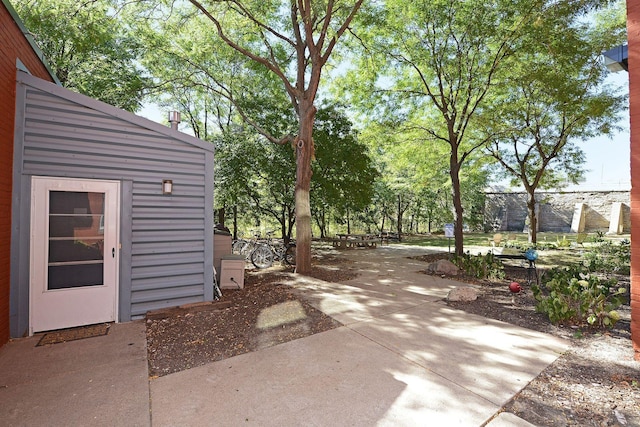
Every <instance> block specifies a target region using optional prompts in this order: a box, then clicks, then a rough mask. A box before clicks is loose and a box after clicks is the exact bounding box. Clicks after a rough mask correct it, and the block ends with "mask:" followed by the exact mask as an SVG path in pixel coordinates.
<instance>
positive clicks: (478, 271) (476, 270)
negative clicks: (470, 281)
mask: <svg viewBox="0 0 640 427" xmlns="http://www.w3.org/2000/svg"><path fill="white" fill-rule="evenodd" d="M453 263H454V264H455V265H457V266H458V268H460V269H462V270H464V272H465V274H467V275H468V276H473V277H477V278H478V279H489V280H499V279H503V278H504V267H503V266H502V262H501V261H500V260H499V259H498V258H497V257H496V256H495V255H494V254H493V253H492V252H488V253H487V254H486V255H471V254H470V253H469V252H467V253H466V254H464V255H462V256H460V257H455V258H454V259H453Z"/></svg>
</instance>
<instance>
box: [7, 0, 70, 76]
mask: <svg viewBox="0 0 640 427" xmlns="http://www.w3.org/2000/svg"><path fill="white" fill-rule="evenodd" d="M2 4H3V5H4V7H6V8H7V10H8V11H9V15H11V18H13V21H14V22H15V23H16V25H17V26H18V28H20V31H21V32H22V35H23V36H24V38H25V39H26V40H27V42H29V45H30V46H31V49H33V52H34V53H35V54H36V56H37V57H38V58H40V62H42V65H44V68H46V69H47V72H48V73H49V75H50V76H51V78H52V79H53V81H54V82H55V83H56V84H57V85H58V86H62V83H61V82H60V79H58V76H56V73H54V72H53V70H52V69H51V66H50V65H49V62H48V61H47V58H46V57H45V56H44V52H42V50H41V49H40V48H39V47H38V43H36V39H35V38H34V37H33V34H32V33H31V32H30V31H29V30H28V29H27V27H25V25H24V23H23V22H22V19H20V16H19V15H18V12H16V10H15V9H14V8H13V6H12V5H11V3H9V0H2Z"/></svg>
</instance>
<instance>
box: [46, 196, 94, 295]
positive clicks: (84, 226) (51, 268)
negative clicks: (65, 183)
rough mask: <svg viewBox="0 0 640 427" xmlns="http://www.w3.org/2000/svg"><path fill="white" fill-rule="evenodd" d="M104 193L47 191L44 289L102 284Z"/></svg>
mask: <svg viewBox="0 0 640 427" xmlns="http://www.w3.org/2000/svg"><path fill="white" fill-rule="evenodd" d="M103 221H104V193H89V192H76V191H50V192H49V242H48V244H49V264H48V273H49V274H48V286H47V289H64V288H72V287H81V286H96V285H102V282H103V264H104V226H103V224H104V222H103Z"/></svg>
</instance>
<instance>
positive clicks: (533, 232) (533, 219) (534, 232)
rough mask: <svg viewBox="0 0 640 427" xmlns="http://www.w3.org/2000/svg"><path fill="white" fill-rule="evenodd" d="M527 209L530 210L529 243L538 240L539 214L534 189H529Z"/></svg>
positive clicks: (534, 242)
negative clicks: (537, 213)
mask: <svg viewBox="0 0 640 427" xmlns="http://www.w3.org/2000/svg"><path fill="white" fill-rule="evenodd" d="M527 193H528V194H529V199H528V200H527V210H528V211H529V231H528V232H529V243H533V244H534V245H535V244H536V243H537V242H538V216H537V215H536V196H535V192H534V191H527Z"/></svg>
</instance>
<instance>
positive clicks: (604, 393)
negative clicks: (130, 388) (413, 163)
mask: <svg viewBox="0 0 640 427" xmlns="http://www.w3.org/2000/svg"><path fill="white" fill-rule="evenodd" d="M436 258H438V256H437V255H436V256H429V257H424V258H423V261H424V262H425V270H426V266H427V265H428V262H430V261H432V260H433V259H436ZM336 265H338V266H339V267H340V268H335V267H336ZM282 271H283V270H282V269H281V268H271V269H267V270H247V272H246V277H245V287H244V289H243V290H225V292H224V296H223V298H222V299H221V300H220V301H217V302H214V303H206V304H196V305H190V306H187V307H179V308H175V309H171V310H164V311H158V312H150V313H149V314H148V315H147V323H146V325H147V344H148V357H149V372H150V375H151V376H152V377H158V376H163V375H168V374H170V373H173V372H178V371H181V370H184V369H189V368H192V367H196V366H200V365H203V364H205V363H209V362H213V361H218V360H223V359H225V358H228V357H232V356H236V355H239V354H242V353H246V352H250V351H255V350H258V349H261V348H265V347H269V346H273V345H277V344H280V343H283V342H287V341H291V340H294V339H298V338H302V337H305V336H308V335H311V334H314V333H318V332H322V331H326V330H329V329H332V328H336V327H339V326H340V323H339V322H337V321H336V320H334V319H332V318H331V317H329V316H327V315H325V314H324V313H322V312H320V311H318V310H316V309H315V308H313V307H312V306H311V305H310V304H309V303H308V302H307V301H305V300H304V299H302V298H301V297H300V295H299V294H298V293H295V292H293V290H292V289H291V288H289V287H288V286H286V285H283V284H282V283H279V282H282V280H281V279H282V277H283V276H282ZM506 273H507V278H506V279H505V280H503V281H501V282H499V283H496V282H493V283H492V282H478V281H475V280H473V279H470V278H464V277H458V280H461V281H465V280H467V281H469V282H473V283H475V284H477V285H479V286H480V292H479V298H478V299H477V300H476V301H473V302H468V303H453V302H449V303H448V304H449V305H450V306H452V307H455V308H458V309H460V310H464V311H467V312H470V313H474V314H478V315H481V316H485V317H489V318H493V319H498V320H501V321H504V322H508V323H512V324H514V325H518V326H522V327H525V328H529V329H534V330H537V331H541V332H546V333H549V334H553V335H556V336H560V337H562V338H565V339H567V340H569V341H570V343H571V348H570V349H569V351H567V352H566V353H565V354H564V355H562V356H561V357H560V358H558V359H557V360H556V361H555V362H554V363H553V364H551V365H550V366H549V367H547V369H545V370H544V371H543V372H542V373H541V374H540V375H539V376H538V377H537V378H535V379H534V380H533V381H532V382H531V383H529V384H528V385H527V386H526V387H525V388H524V389H523V390H522V391H521V392H520V393H519V394H518V395H516V396H515V397H514V398H513V399H512V400H511V401H510V402H508V403H507V404H506V405H505V407H504V410H506V411H509V412H512V413H514V414H516V415H518V416H520V417H521V418H523V419H525V420H527V421H529V422H531V423H532V424H534V425H537V426H554V427H555V426H640V363H638V362H635V361H633V350H632V347H631V341H630V332H629V329H630V320H629V319H630V310H629V307H628V306H624V307H623V309H622V310H620V312H621V315H622V319H621V320H620V321H619V322H618V323H617V325H616V327H615V328H614V329H613V330H611V331H605V332H602V331H600V332H597V331H585V330H579V329H575V328H562V327H557V326H554V325H552V324H550V323H549V321H548V319H547V318H546V317H545V316H544V315H542V314H540V313H536V312H535V309H534V299H533V295H532V294H531V291H530V289H529V288H528V286H524V289H523V291H522V292H521V293H519V294H517V295H516V296H515V298H514V297H513V295H512V294H511V293H510V292H509V290H508V286H507V285H508V283H509V282H510V281H512V280H517V281H519V282H520V283H526V270H524V269H522V268H518V267H513V268H507V269H506ZM357 274H358V273H357V265H355V264H352V263H351V262H349V261H346V260H344V259H340V258H336V257H324V258H322V259H314V268H313V272H312V274H311V275H312V276H314V277H317V278H320V279H323V280H326V281H331V282H342V281H346V280H349V279H351V278H353V277H355V276H357ZM425 274H426V273H425ZM265 309H266V310H265Z"/></svg>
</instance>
